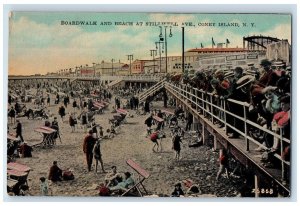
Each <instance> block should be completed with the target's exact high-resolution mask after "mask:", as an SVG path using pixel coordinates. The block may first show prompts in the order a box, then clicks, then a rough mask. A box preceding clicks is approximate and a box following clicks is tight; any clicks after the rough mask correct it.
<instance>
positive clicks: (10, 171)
mask: <svg viewBox="0 0 300 206" xmlns="http://www.w3.org/2000/svg"><path fill="white" fill-rule="evenodd" d="M30 170H31V168H30V167H28V166H26V165H23V164H20V163H17V162H10V163H8V164H7V176H8V177H10V178H11V179H14V180H17V181H18V182H19V183H20V184H26V185H28V183H27V177H28V175H29V172H30Z"/></svg>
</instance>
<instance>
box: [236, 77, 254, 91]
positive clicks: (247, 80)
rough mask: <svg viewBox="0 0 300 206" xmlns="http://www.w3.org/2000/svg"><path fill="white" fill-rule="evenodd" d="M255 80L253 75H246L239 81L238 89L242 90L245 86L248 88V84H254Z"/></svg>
mask: <svg viewBox="0 0 300 206" xmlns="http://www.w3.org/2000/svg"><path fill="white" fill-rule="evenodd" d="M254 80H255V77H254V76H251V75H245V76H243V77H241V78H239V80H237V82H236V84H237V85H238V86H237V88H236V89H240V88H242V87H243V86H246V85H247V84H249V83H251V82H253V81H254Z"/></svg>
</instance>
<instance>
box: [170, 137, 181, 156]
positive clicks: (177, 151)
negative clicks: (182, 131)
mask: <svg viewBox="0 0 300 206" xmlns="http://www.w3.org/2000/svg"><path fill="white" fill-rule="evenodd" d="M172 143H173V146H172V149H173V150H174V151H175V159H176V160H179V159H180V150H181V147H180V143H182V141H181V138H180V136H179V135H178V134H175V135H174V136H173V139H172Z"/></svg>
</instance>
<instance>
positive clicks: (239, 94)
mask: <svg viewBox="0 0 300 206" xmlns="http://www.w3.org/2000/svg"><path fill="white" fill-rule="evenodd" d="M254 80H255V77H254V76H251V75H245V76H243V77H241V78H240V79H239V80H237V81H236V83H235V85H234V86H233V88H234V89H233V90H232V93H231V95H230V96H229V98H230V99H234V100H237V101H240V102H248V103H249V102H250V87H251V83H252V82H253V81H254ZM228 105H229V111H230V112H232V113H233V114H235V115H237V116H239V117H241V118H243V117H244V106H243V105H239V104H237V103H233V102H228ZM226 119H227V120H228V123H229V124H230V125H232V126H234V128H236V129H238V130H239V131H240V132H242V133H244V131H245V130H244V122H243V121H242V120H240V119H238V118H236V117H233V116H231V115H227V118H226ZM232 120H233V121H232ZM227 133H228V135H229V137H230V138H238V137H239V133H238V132H237V131H235V130H233V129H231V128H228V130H227ZM229 133H232V134H229Z"/></svg>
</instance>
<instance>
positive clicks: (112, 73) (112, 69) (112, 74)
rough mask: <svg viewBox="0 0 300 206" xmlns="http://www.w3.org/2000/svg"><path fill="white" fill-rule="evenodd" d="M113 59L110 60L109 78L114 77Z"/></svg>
mask: <svg viewBox="0 0 300 206" xmlns="http://www.w3.org/2000/svg"><path fill="white" fill-rule="evenodd" d="M114 61H115V60H114V59H111V76H114V72H113V71H114Z"/></svg>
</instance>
